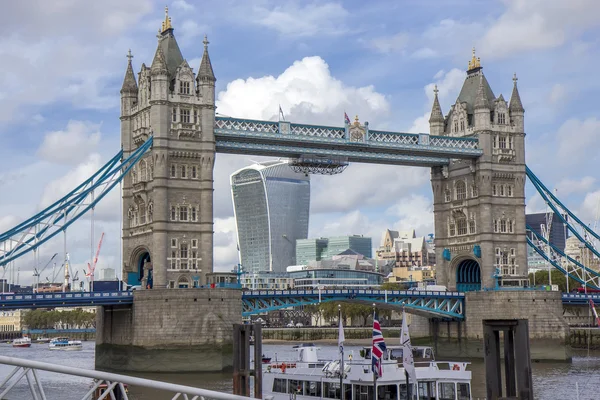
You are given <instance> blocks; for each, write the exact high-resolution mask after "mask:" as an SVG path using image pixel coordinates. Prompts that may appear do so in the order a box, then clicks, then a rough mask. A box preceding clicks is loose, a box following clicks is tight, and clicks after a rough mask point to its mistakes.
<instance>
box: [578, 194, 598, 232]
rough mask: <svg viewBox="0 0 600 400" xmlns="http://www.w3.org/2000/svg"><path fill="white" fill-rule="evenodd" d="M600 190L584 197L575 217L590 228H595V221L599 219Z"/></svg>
mask: <svg viewBox="0 0 600 400" xmlns="http://www.w3.org/2000/svg"><path fill="white" fill-rule="evenodd" d="M599 211H600V190H596V191H594V192H591V193H588V194H586V195H585V198H584V199H583V201H582V203H581V207H580V208H579V212H578V213H577V217H578V218H579V219H581V221H583V222H587V223H589V224H591V225H590V226H591V227H592V228H596V232H598V230H597V227H596V226H595V225H596V219H597V218H599V217H600V213H599Z"/></svg>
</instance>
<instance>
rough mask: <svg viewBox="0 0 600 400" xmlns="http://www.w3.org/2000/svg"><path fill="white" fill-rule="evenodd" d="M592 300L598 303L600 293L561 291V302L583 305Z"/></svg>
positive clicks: (599, 302) (599, 301)
mask: <svg viewBox="0 0 600 400" xmlns="http://www.w3.org/2000/svg"><path fill="white" fill-rule="evenodd" d="M590 300H592V301H593V302H594V303H596V304H600V293H590V294H585V293H584V294H582V293H563V294H562V302H563V304H574V305H582V306H583V305H585V306H587V305H588V304H589V303H590Z"/></svg>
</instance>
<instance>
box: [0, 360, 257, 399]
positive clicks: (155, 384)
mask: <svg viewBox="0 0 600 400" xmlns="http://www.w3.org/2000/svg"><path fill="white" fill-rule="evenodd" d="M0 364H2V365H9V366H13V367H15V368H14V369H13V370H12V372H10V373H9V374H8V375H7V376H6V378H5V379H4V380H2V381H1V382H0V399H5V398H6V396H7V394H8V393H10V392H11V390H13V389H15V387H17V386H18V385H19V383H21V382H23V381H24V380H25V381H26V384H27V386H28V387H29V391H30V393H31V397H32V398H33V399H34V400H48V399H55V398H58V397H56V395H58V393H54V394H53V395H50V396H49V397H47V394H46V392H45V391H44V387H43V384H42V383H43V382H42V381H41V380H40V378H39V371H46V372H53V373H58V374H63V375H70V376H79V377H84V378H90V380H91V382H93V386H92V387H90V389H89V391H88V392H87V393H86V394H85V395H83V397H81V400H90V399H91V398H92V396H93V395H94V393H96V391H97V390H98V388H99V387H100V386H101V385H106V389H105V391H104V392H103V393H102V395H101V396H100V397H99V398H98V400H102V399H114V398H115V397H117V396H119V395H120V396H121V399H123V400H129V397H128V395H127V390H126V389H125V385H128V386H130V387H144V388H149V389H157V390H162V391H166V392H170V393H172V395H173V397H172V399H171V400H178V399H179V400H250V399H252V398H251V397H245V396H237V395H233V394H228V393H221V392H217V391H213V390H206V389H200V388H194V387H190V386H184V385H177V384H173V383H167V382H161V381H154V380H150V379H143V378H136V377H133V376H127V375H119V374H113V373H109V372H102V371H94V370H89V369H81V368H73V367H66V366H63V365H57V364H50V363H45V362H40V361H31V360H24V359H20V358H14V357H5V356H0Z"/></svg>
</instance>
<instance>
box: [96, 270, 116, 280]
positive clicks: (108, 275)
mask: <svg viewBox="0 0 600 400" xmlns="http://www.w3.org/2000/svg"><path fill="white" fill-rule="evenodd" d="M96 280H98V281H116V280H117V274H116V272H115V270H114V268H102V269H101V270H99V271H98V277H97V278H96Z"/></svg>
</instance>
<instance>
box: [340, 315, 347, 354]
mask: <svg viewBox="0 0 600 400" xmlns="http://www.w3.org/2000/svg"><path fill="white" fill-rule="evenodd" d="M344 340H346V339H345V338H344V325H343V323H342V315H341V313H340V331H339V333H338V346H339V347H340V353H341V352H343V351H344Z"/></svg>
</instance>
